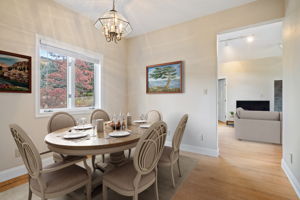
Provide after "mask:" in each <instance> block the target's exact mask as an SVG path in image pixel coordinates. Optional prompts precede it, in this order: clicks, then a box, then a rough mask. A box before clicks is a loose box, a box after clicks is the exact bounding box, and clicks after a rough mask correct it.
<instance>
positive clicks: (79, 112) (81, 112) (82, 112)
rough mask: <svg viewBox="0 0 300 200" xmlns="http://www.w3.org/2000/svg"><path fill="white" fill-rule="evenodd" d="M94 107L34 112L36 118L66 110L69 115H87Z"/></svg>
mask: <svg viewBox="0 0 300 200" xmlns="http://www.w3.org/2000/svg"><path fill="white" fill-rule="evenodd" d="M95 109H98V108H87V109H80V110H64V109H59V110H53V111H52V112H38V113H36V116H35V117H36V118H46V117H50V116H52V115H53V114H54V113H56V112H67V113H69V114H71V115H89V114H91V112H92V111H93V110H95Z"/></svg>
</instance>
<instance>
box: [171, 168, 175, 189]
mask: <svg viewBox="0 0 300 200" xmlns="http://www.w3.org/2000/svg"><path fill="white" fill-rule="evenodd" d="M173 171H174V170H173V165H171V177H172V184H173V188H175V180H174V172H173Z"/></svg>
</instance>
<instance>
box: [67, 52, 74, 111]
mask: <svg viewBox="0 0 300 200" xmlns="http://www.w3.org/2000/svg"><path fill="white" fill-rule="evenodd" d="M73 65H74V62H73V58H71V57H68V72H67V74H68V84H67V88H68V109H72V108H74V97H73V96H74V93H73V85H74V84H73V83H74V78H73V73H74V72H73V71H74V67H73Z"/></svg>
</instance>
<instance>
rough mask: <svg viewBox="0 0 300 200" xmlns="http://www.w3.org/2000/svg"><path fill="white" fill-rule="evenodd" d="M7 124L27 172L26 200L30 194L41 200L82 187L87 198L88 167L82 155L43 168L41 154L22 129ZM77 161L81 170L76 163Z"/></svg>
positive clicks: (30, 196) (88, 183) (89, 191)
mask: <svg viewBox="0 0 300 200" xmlns="http://www.w3.org/2000/svg"><path fill="white" fill-rule="evenodd" d="M9 127H10V131H11V133H12V136H13V138H14V140H15V142H16V144H17V147H18V150H19V151H20V154H21V157H22V159H23V162H24V164H25V167H26V169H27V171H28V174H29V195H28V199H29V200H31V198H32V193H34V194H35V195H37V196H39V197H40V198H41V199H42V200H45V199H50V198H56V197H59V196H63V195H65V194H67V193H70V192H73V191H74V190H77V189H79V188H81V187H83V186H85V187H86V195H87V196H86V198H87V199H88V200H90V199H91V170H90V168H89V167H88V165H87V163H86V158H82V157H79V158H78V157H77V158H76V159H75V157H71V158H70V159H69V158H68V159H65V160H64V161H62V162H57V163H54V164H51V165H48V166H45V167H43V166H42V160H41V156H40V154H39V152H38V151H37V149H36V147H35V145H34V144H33V142H32V140H31V139H30V138H29V136H28V135H27V134H26V133H25V131H24V130H23V129H22V128H20V127H19V126H18V125H16V124H12V125H10V126H9ZM81 161H82V162H83V163H84V166H85V169H84V168H82V167H79V166H77V165H76V163H78V162H81Z"/></svg>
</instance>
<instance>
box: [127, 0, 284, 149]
mask: <svg viewBox="0 0 300 200" xmlns="http://www.w3.org/2000/svg"><path fill="white" fill-rule="evenodd" d="M283 16H284V1H282V0H258V1H255V2H253V3H250V4H246V5H243V6H240V7H237V8H233V9H229V10H226V11H223V12H219V13H215V14H212V15H209V16H205V17H201V18H198V19H195V20H192V21H189V22H186V23H183V24H179V25H175V26H172V27H169V28H165V29H162V30H159V31H155V32H151V33H148V34H145V35H142V36H139V37H135V38H132V39H129V40H128V63H127V65H128V94H129V95H128V109H129V111H130V112H131V113H133V114H134V115H135V116H138V115H139V114H140V113H145V112H146V111H147V110H150V109H157V110H160V111H161V112H162V113H163V117H164V120H165V121H166V122H167V124H168V126H169V128H170V130H171V132H173V131H174V129H175V127H176V125H177V123H178V121H179V119H180V117H181V116H182V115H183V114H184V113H188V114H189V121H188V125H187V130H186V133H185V136H184V138H183V144H184V148H185V149H186V150H192V151H195V152H199V153H204V154H209V155H217V154H218V146H217V131H216V130H217V127H216V126H217V124H216V122H217V114H216V113H217V109H216V108H217V106H216V105H217V96H216V94H217V91H216V88H217V55H216V52H217V50H216V36H217V34H218V33H220V32H222V31H225V30H229V29H233V28H238V27H242V26H247V25H251V24H256V23H260V22H263V21H268V20H273V19H277V18H282V17H283ZM176 60H183V61H184V78H185V81H184V93H182V94H148V95H147V94H146V91H145V90H146V88H145V87H146V86H145V82H146V80H145V74H146V66H147V65H152V64H158V63H164V62H170V61H176ZM202 138H203V140H202ZM170 139H171V136H170V135H169V136H168V141H170Z"/></svg>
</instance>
